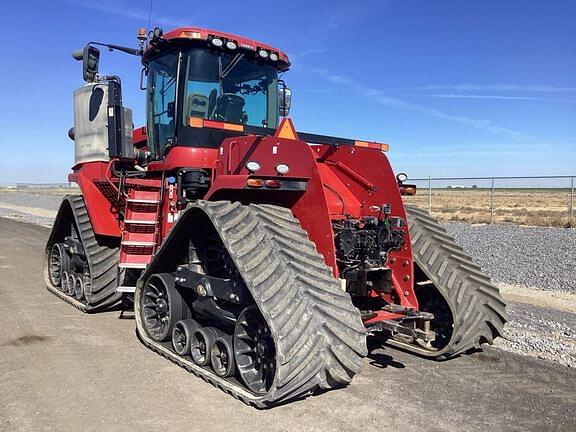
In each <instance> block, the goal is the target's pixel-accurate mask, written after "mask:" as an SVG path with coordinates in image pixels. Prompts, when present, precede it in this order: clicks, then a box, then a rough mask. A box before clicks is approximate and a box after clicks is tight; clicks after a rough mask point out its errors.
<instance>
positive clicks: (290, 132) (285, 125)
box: [274, 117, 298, 140]
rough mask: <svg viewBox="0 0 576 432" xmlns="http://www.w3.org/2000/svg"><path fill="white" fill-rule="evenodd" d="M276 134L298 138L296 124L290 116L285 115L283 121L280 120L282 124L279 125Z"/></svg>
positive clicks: (293, 138)
mask: <svg viewBox="0 0 576 432" xmlns="http://www.w3.org/2000/svg"><path fill="white" fill-rule="evenodd" d="M274 136H275V137H277V138H286V139H291V140H298V134H297V133H296V129H295V128H294V124H293V123H292V120H290V119H289V118H288V117H284V118H283V119H282V122H280V126H278V129H276V133H275V134H274Z"/></svg>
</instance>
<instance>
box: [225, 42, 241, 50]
mask: <svg viewBox="0 0 576 432" xmlns="http://www.w3.org/2000/svg"><path fill="white" fill-rule="evenodd" d="M226 48H228V49H229V50H235V49H236V48H238V45H236V42H234V41H231V40H229V41H228V42H226Z"/></svg>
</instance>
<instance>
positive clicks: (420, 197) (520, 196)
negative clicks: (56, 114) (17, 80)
mask: <svg viewBox="0 0 576 432" xmlns="http://www.w3.org/2000/svg"><path fill="white" fill-rule="evenodd" d="M11 192H20V193H25V194H28V195H27V196H30V197H33V196H35V197H37V198H36V199H33V200H31V203H34V202H36V204H38V202H37V201H38V198H39V197H44V199H45V200H49V201H54V202H57V203H59V201H60V198H59V197H60V196H63V195H66V194H69V193H78V189H77V188H74V187H73V188H70V187H50V188H43V187H35V186H29V187H25V188H18V189H11V188H0V201H3V199H2V197H3V196H4V197H6V198H8V196H6V194H10V193H11ZM490 195H491V191H490V189H471V188H470V189H440V188H438V189H434V188H433V189H432V214H433V215H434V217H436V218H437V219H439V220H441V221H458V222H470V223H488V222H490V200H491V198H490ZM41 200H42V201H44V200H43V199H41ZM574 201H575V202H574V205H575V206H576V197H575V200H574ZM404 202H405V203H406V204H414V205H417V206H419V207H422V208H425V209H427V208H428V190H427V189H426V188H420V189H418V193H417V195H416V196H413V197H404ZM27 204H28V203H27ZM36 204H34V205H36ZM569 204H570V191H569V190H568V189H512V188H506V189H496V190H495V194H494V223H514V224H518V225H531V226H552V227H568V226H569V225H570V220H569V219H570V218H569V213H568V208H569ZM28 205H30V204H28ZM575 213H576V211H575ZM575 219H576V218H575ZM573 223H574V224H575V225H576V220H574V221H573Z"/></svg>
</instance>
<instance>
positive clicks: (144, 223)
mask: <svg viewBox="0 0 576 432" xmlns="http://www.w3.org/2000/svg"><path fill="white" fill-rule="evenodd" d="M124 223H127V224H134V225H156V223H157V222H156V221H147V220H135V219H130V220H128V219H126V220H125V221H124Z"/></svg>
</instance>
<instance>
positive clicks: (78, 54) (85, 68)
mask: <svg viewBox="0 0 576 432" xmlns="http://www.w3.org/2000/svg"><path fill="white" fill-rule="evenodd" d="M72 57H74V58H75V59H76V60H78V61H80V60H82V76H83V78H84V81H86V82H94V81H96V77H97V75H98V64H99V62H100V50H99V49H98V48H96V47H93V46H90V45H86V46H85V47H84V48H83V49H79V50H75V51H72Z"/></svg>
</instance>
